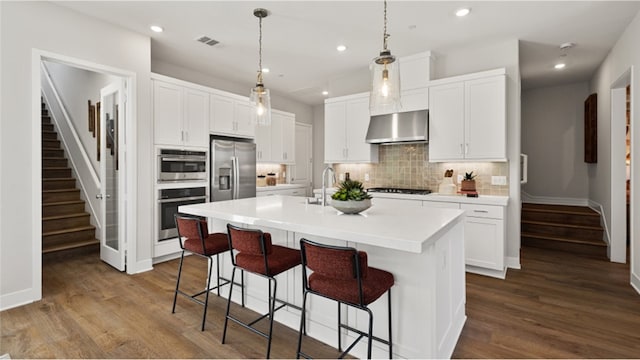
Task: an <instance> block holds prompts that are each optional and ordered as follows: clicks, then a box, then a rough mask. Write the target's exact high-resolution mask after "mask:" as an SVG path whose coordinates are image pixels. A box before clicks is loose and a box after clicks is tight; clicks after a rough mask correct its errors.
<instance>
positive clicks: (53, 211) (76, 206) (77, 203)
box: [42, 200, 85, 218]
mask: <svg viewBox="0 0 640 360" xmlns="http://www.w3.org/2000/svg"><path fill="white" fill-rule="evenodd" d="M84 206H85V203H84V201H82V200H74V201H60V202H55V203H48V204H42V217H43V218H44V217H49V216H55V215H64V214H75V213H81V212H83V211H84Z"/></svg>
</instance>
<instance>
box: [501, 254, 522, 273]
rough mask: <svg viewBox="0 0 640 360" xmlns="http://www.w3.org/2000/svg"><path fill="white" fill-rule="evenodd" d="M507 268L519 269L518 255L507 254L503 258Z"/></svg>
mask: <svg viewBox="0 0 640 360" xmlns="http://www.w3.org/2000/svg"><path fill="white" fill-rule="evenodd" d="M504 260H505V262H506V265H507V268H508V269H516V270H520V269H521V267H520V256H507V257H505V258H504Z"/></svg>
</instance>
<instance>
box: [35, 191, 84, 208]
mask: <svg viewBox="0 0 640 360" xmlns="http://www.w3.org/2000/svg"><path fill="white" fill-rule="evenodd" d="M73 200H80V190H79V189H61V190H43V191H42V203H43V204H49V203H55V202H61V201H73Z"/></svg>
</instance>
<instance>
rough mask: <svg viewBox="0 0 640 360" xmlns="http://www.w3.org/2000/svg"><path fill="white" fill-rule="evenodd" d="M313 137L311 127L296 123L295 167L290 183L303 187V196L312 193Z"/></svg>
mask: <svg viewBox="0 0 640 360" xmlns="http://www.w3.org/2000/svg"><path fill="white" fill-rule="evenodd" d="M312 140H313V135H312V128H311V125H308V124H301V123H296V136H295V159H296V162H295V165H294V166H293V171H291V183H293V184H302V185H304V186H305V190H306V194H305V196H310V195H311V194H312V193H311V192H312V191H313V189H312V188H311V185H312V184H311V183H312V179H313V153H312V151H313V145H312V143H311V142H312Z"/></svg>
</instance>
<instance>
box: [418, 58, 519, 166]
mask: <svg viewBox="0 0 640 360" xmlns="http://www.w3.org/2000/svg"><path fill="white" fill-rule="evenodd" d="M434 83H435V85H432V86H430V88H429V161H431V162H442V161H457V160H472V161H479V160H481V161H506V160H507V155H506V154H507V152H506V148H507V147H506V145H507V142H506V139H507V138H506V123H507V121H506V78H505V75H504V69H499V70H492V71H489V72H484V73H478V74H471V75H466V76H459V77H456V78H452V79H442V80H438V81H435V82H434Z"/></svg>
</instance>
